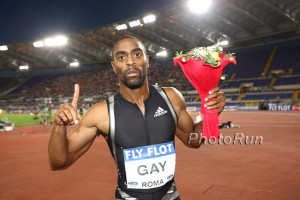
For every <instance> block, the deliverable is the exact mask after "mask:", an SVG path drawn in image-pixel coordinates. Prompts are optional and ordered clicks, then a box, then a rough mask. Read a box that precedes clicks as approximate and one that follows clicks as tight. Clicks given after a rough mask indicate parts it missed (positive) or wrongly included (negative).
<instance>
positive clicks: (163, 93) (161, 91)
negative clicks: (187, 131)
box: [153, 85, 177, 126]
mask: <svg viewBox="0 0 300 200" xmlns="http://www.w3.org/2000/svg"><path fill="white" fill-rule="evenodd" d="M153 86H154V88H155V89H156V90H157V91H158V93H159V94H160V95H161V96H162V98H164V100H165V101H166V103H167V104H168V107H169V109H170V111H171V113H172V116H173V118H174V121H175V125H176V126H177V115H176V112H175V110H174V108H173V106H172V104H171V102H170V100H169V98H168V97H167V95H166V93H165V91H164V90H163V89H162V88H161V87H159V86H158V85H153Z"/></svg>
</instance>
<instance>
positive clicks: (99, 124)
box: [49, 36, 225, 200]
mask: <svg viewBox="0 0 300 200" xmlns="http://www.w3.org/2000/svg"><path fill="white" fill-rule="evenodd" d="M112 56H113V57H112V61H111V65H112V68H113V70H114V72H115V73H116V74H117V76H118V79H119V83H120V92H119V93H117V94H116V95H114V96H111V97H110V98H108V100H107V101H105V102H101V103H98V104H96V105H94V106H93V107H92V108H90V109H89V110H88V111H87V112H86V113H85V115H84V116H83V118H82V119H81V120H80V122H79V124H78V116H77V114H76V109H77V104H78V98H79V85H78V84H76V85H75V91H74V96H73V101H72V103H65V104H63V105H61V106H60V107H59V109H58V110H57V112H56V113H55V118H54V123H53V127H52V131H51V138H50V141H49V162H50V166H51V169H52V170H60V169H66V168H68V167H69V166H71V165H72V164H73V163H74V162H75V161H76V160H77V159H78V158H79V157H80V156H82V155H83V154H84V153H85V152H86V151H87V150H88V149H89V148H90V146H91V145H92V143H93V141H94V140H95V138H96V136H97V135H99V134H102V135H103V136H104V137H105V138H106V140H107V143H108V145H109V147H110V150H111V153H112V155H113V158H114V159H115V163H116V166H117V169H118V172H119V174H118V187H117V189H116V192H115V197H116V199H147V200H148V199H155V200H156V199H164V200H169V199H180V197H179V194H178V192H177V189H176V186H175V183H174V171H175V149H174V137H175V135H176V136H177V137H178V138H179V139H180V140H181V141H182V142H183V143H184V144H185V145H186V146H188V147H191V148H198V147H199V146H200V144H201V143H200V142H199V141H196V140H192V141H189V135H190V133H198V135H199V134H200V133H201V132H202V123H201V122H200V123H197V124H194V122H193V120H192V118H191V116H190V115H189V113H188V112H187V111H186V104H185V101H184V98H183V96H182V95H181V93H180V92H179V91H177V90H176V89H175V88H164V89H161V88H159V87H155V86H151V85H149V84H148V79H147V68H148V67H149V56H148V55H147V54H146V49H145V46H144V44H143V43H142V42H141V41H140V40H139V39H137V38H135V37H132V36H124V37H122V38H121V39H119V40H118V41H117V42H116V44H115V46H114V47H113V51H112ZM213 98H216V99H215V100H212V101H210V102H209V103H207V104H206V105H205V106H206V107H207V108H208V109H218V110H219V113H220V112H222V110H223V108H224V106H225V97H224V94H222V93H220V92H219V88H214V89H213V90H212V91H211V92H210V95H209V96H208V97H207V100H208V101H209V100H211V99H213ZM73 124H78V126H77V127H76V128H75V130H74V131H73V132H72V133H70V134H67V131H66V130H67V126H70V125H73ZM199 138H200V136H199Z"/></svg>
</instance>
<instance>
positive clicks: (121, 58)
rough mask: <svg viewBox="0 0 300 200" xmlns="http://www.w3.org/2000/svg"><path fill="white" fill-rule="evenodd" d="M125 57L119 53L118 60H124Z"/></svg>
mask: <svg viewBox="0 0 300 200" xmlns="http://www.w3.org/2000/svg"><path fill="white" fill-rule="evenodd" d="M125 58H126V56H123V55H121V56H119V57H118V60H125Z"/></svg>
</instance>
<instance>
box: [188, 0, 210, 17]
mask: <svg viewBox="0 0 300 200" xmlns="http://www.w3.org/2000/svg"><path fill="white" fill-rule="evenodd" d="M210 4H211V0H189V2H188V7H189V8H190V10H191V11H192V12H194V13H198V14H200V13H203V12H205V11H206V10H207V9H208V8H209V6H210Z"/></svg>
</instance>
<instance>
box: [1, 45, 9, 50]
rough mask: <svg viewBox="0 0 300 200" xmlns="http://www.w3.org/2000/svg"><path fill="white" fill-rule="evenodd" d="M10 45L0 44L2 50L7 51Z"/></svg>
mask: <svg viewBox="0 0 300 200" xmlns="http://www.w3.org/2000/svg"><path fill="white" fill-rule="evenodd" d="M7 50H8V47H7V46H6V45H2V46H0V51H7Z"/></svg>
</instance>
